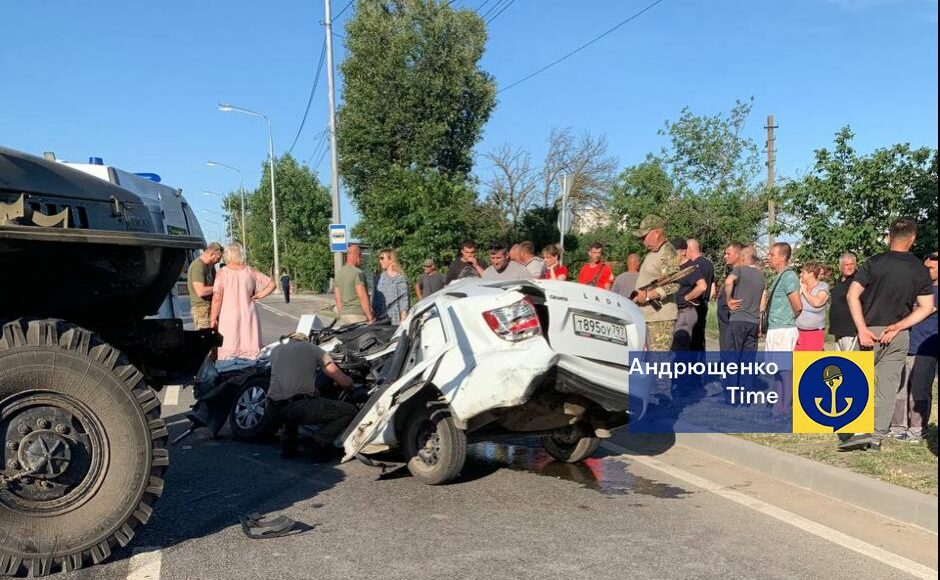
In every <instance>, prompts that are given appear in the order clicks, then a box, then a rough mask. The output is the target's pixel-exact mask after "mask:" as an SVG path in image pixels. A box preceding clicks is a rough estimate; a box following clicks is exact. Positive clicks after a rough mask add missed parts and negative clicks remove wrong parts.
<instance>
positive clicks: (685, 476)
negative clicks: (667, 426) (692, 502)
mask: <svg viewBox="0 0 940 580" xmlns="http://www.w3.org/2000/svg"><path fill="white" fill-rule="evenodd" d="M603 446H604V447H606V448H607V449H609V450H610V451H613V452H614V453H620V454H622V455H624V457H623V458H624V459H627V460H629V461H635V462H636V463H640V464H642V465H646V466H648V467H652V468H653V469H656V470H658V471H661V472H663V473H665V474H667V475H670V476H672V477H674V478H676V479H679V480H682V481H684V482H686V483H689V484H691V485H694V486H695V487H699V488H701V489H704V490H705V491H710V492H712V493H714V494H715V495H717V496H720V497H723V498H725V499H728V500H731V501H733V502H735V503H737V504H740V505H743V506H744V507H746V508H750V509H752V510H754V511H757V512H760V513H762V514H764V515H767V516H770V517H772V518H774V519H777V520H780V521H781V522H783V523H785V524H789V525H791V526H793V527H795V528H799V529H801V530H803V531H804V532H808V533H810V534H813V535H814V536H817V537H820V538H822V539H824V540H828V541H830V542H832V543H833V544H837V545H839V546H842V547H844V548H848V549H849V550H852V551H854V552H858V553H859V554H862V555H864V556H868V557H869V558H872V559H874V560H877V561H879V562H881V563H882V564H887V565H888V566H891V567H892V568H897V569H898V570H901V571H903V572H907V573H908V574H910V575H911V576H915V577H917V578H925V579H928V578H937V571H936V570H934V569H933V568H929V567H927V566H924V565H923V564H919V563H917V562H915V561H913V560H909V559H907V558H904V557H903V556H898V555H897V554H894V553H892V552H889V551H887V550H885V549H882V548H879V547H878V546H874V545H872V544H869V543H868V542H863V541H862V540H859V539H858V538H853V537H852V536H850V535H848V534H844V533H842V532H840V531H838V530H834V529H832V528H830V527H827V526H824V525H822V524H818V523H816V522H814V521H812V520H810V519H807V518H804V517H803V516H800V515H797V514H795V513H793V512H789V511H787V510H785V509H781V508H778V507H776V506H773V505H770V504H769V503H767V502H764V501H761V500H759V499H756V498H753V497H750V496H747V495H745V494H743V493H741V492H739V491H734V490H732V489H727V488H726V487H724V486H722V485H721V484H718V483H715V482H714V481H711V480H709V479H705V478H704V477H699V476H697V475H694V474H692V473H689V472H688V471H685V470H683V469H679V468H678V467H673V466H672V465H667V464H665V463H663V462H662V461H659V460H656V459H653V458H652V457H645V456H642V455H631V454H630V453H629V451H628V450H627V449H624V448H623V447H621V446H619V445H616V444H614V443H604V444H603Z"/></svg>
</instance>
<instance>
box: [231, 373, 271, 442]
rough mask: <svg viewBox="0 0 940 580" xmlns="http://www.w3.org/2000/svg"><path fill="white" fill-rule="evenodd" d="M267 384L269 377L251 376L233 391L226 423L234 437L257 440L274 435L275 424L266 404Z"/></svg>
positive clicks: (264, 439)
mask: <svg viewBox="0 0 940 580" xmlns="http://www.w3.org/2000/svg"><path fill="white" fill-rule="evenodd" d="M269 386H270V378H269V377H266V376H257V377H251V378H249V379H248V380H246V381H245V383H244V384H243V385H242V386H241V388H239V389H238V390H237V391H236V392H235V398H234V399H232V410H231V411H230V412H229V416H228V424H229V428H231V430H232V435H233V436H234V437H235V438H236V439H239V440H241V441H251V442H257V441H266V440H268V439H270V438H271V437H272V436H273V435H274V431H275V430H276V429H277V424H276V422H275V421H274V417H273V413H272V412H271V408H270V406H269V405H268V399H267V396H268V387H269Z"/></svg>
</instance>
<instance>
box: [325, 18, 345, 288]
mask: <svg viewBox="0 0 940 580" xmlns="http://www.w3.org/2000/svg"><path fill="white" fill-rule="evenodd" d="M323 5H324V11H325V16H326V75H327V79H328V81H329V97H330V98H329V100H330V125H329V128H330V170H331V171H332V174H333V188H332V192H333V223H334V224H338V223H340V219H341V216H340V212H339V160H338V158H337V156H336V94H335V88H334V84H333V13H332V8H331V7H330V0H323ZM342 267H343V254H342V253H341V252H334V253H333V279H334V280H335V279H336V273H337V272H339V269H340V268H342Z"/></svg>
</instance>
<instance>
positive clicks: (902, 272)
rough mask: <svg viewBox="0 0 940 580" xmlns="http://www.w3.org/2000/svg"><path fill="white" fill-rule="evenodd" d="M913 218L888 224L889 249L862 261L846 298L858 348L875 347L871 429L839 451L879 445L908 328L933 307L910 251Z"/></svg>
mask: <svg viewBox="0 0 940 580" xmlns="http://www.w3.org/2000/svg"><path fill="white" fill-rule="evenodd" d="M916 237H917V222H915V221H914V220H913V219H911V218H906V217H902V218H900V219H898V220H897V221H895V222H894V223H893V224H891V230H890V232H889V240H888V246H889V249H888V251H887V252H885V253H883V254H879V255H877V256H874V257H872V258H870V259H869V260H868V261H867V262H865V263H864V264H862V267H861V268H859V270H858V273H857V274H856V275H855V280H853V281H852V285H851V286H850V287H849V291H848V294H847V297H846V298H847V301H848V304H849V311H850V312H851V313H852V320H853V321H854V322H855V329H856V331H857V332H858V344H859V348H860V349H862V350H865V349H874V351H875V433H874V436H872V435H871V434H856V435H853V436H852V437H850V438H848V439H846V440H845V441H843V442H842V443H841V444H840V445H839V450H840V451H853V450H857V449H869V448H870V449H873V450H878V449H880V448H881V439H882V438H883V437H884V436H886V435H887V434H888V430H889V428H890V427H891V415H892V413H893V412H894V399H895V395H896V393H897V389H898V385H899V384H900V382H901V371H902V370H903V368H904V363H905V361H906V359H907V350H908V346H909V343H910V335H909V332H908V329H909V328H911V327H912V326H914V325H915V324H917V323H918V322H920V321H922V320H924V319H925V318H927V317H928V316H930V313H931V312H932V311H933V287H932V284H931V281H930V274H929V272H928V271H927V267H926V266H924V264H923V262H921V261H920V260H918V259H917V258H916V257H915V256H914V255H913V254H911V252H910V250H911V246H913V245H914V240H915V238H916Z"/></svg>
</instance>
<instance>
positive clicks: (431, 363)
mask: <svg viewBox="0 0 940 580" xmlns="http://www.w3.org/2000/svg"><path fill="white" fill-rule="evenodd" d="M435 309H436V306H435V304H434V303H431V304H429V305H428V308H426V309H425V310H424V311H422V312H416V313H414V315H413V320H416V321H419V323H418V324H416V325H415V326H414V328H415V331H414V332H415V334H413V335H412V336H411V337H408V338H409V340H404V339H405V337H404V336H402V337H399V341H400V342H399V345H398V348H399V349H402V350H403V351H404V352H403V353H397V352H396V353H395V354H394V355H392V356H419V357H420V358H419V360H417V361H416V362H415V363H414V364H413V365H412V366H411V367H410V368H408V367H407V366H404V368H405V369H406V370H405V372H404V373H403V374H402V375H401V376H400V377H399V378H397V379H395V380H393V381H390V382H389V383H387V384H386V385H384V386H381V387H379V389H378V390H377V391H376V392H375V393H373V394H372V396H371V397H369V400H368V401H367V402H366V404H365V405H364V406H363V407H362V409H361V410H360V411H359V413H358V414H357V415H356V418H355V419H353V423H352V424H351V426H350V427H349V428H348V429H347V430H346V433H345V434H344V436H343V449H344V451H345V456H344V457H343V461H348V460H350V459H352V458H353V457H355V456H356V455H357V454H358V453H360V452H361V451H362V450H363V449H365V448H366V447H367V446H368V445H370V444H371V443H373V442H374V441H375V440H376V439H377V438H378V436H379V435H380V434H381V433H383V432H384V431H385V429H386V428H387V427H388V425H389V422H390V421H391V419H392V417H394V416H395V411H396V410H397V409H398V408H399V406H400V405H401V404H402V403H404V402H405V401H406V400H407V399H408V396H407V392H408V390H409V388H411V387H416V386H418V385H420V383H422V382H426V381H430V380H432V379H433V377H434V372H435V371H436V369H437V365H438V364H439V363H440V361H441V359H442V358H443V357H444V355H446V354H447V353H448V352H449V351H451V350H452V349H453V348H455V347H456V344H455V343H454V342H453V340H451V339H450V337H452V336H454V334H453V332H452V331H451V330H450V329H449V324H448V323H447V322H446V321H445V320H444V319H443V317H436V320H437V321H439V322H440V323H441V327H442V328H444V332H443V333H441V334H439V335H438V336H439V337H442V339H441V338H439V339H438V340H436V341H435V342H436V344H430V345H429V344H421V343H420V338H421V337H420V333H421V326H422V325H421V324H420V322H421V321H422V320H424V318H425V317H426V316H428V315H430V314H431V311H432V310H435ZM412 347H415V348H414V349H413V352H414V353H419V354H409V353H410V352H412ZM405 363H406V364H407V361H405ZM419 390H420V389H418V388H415V389H413V390H412V391H410V392H411V393H412V394H413V393H416V392H418V391H419ZM403 394H404V395H405V396H402V395H403Z"/></svg>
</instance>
